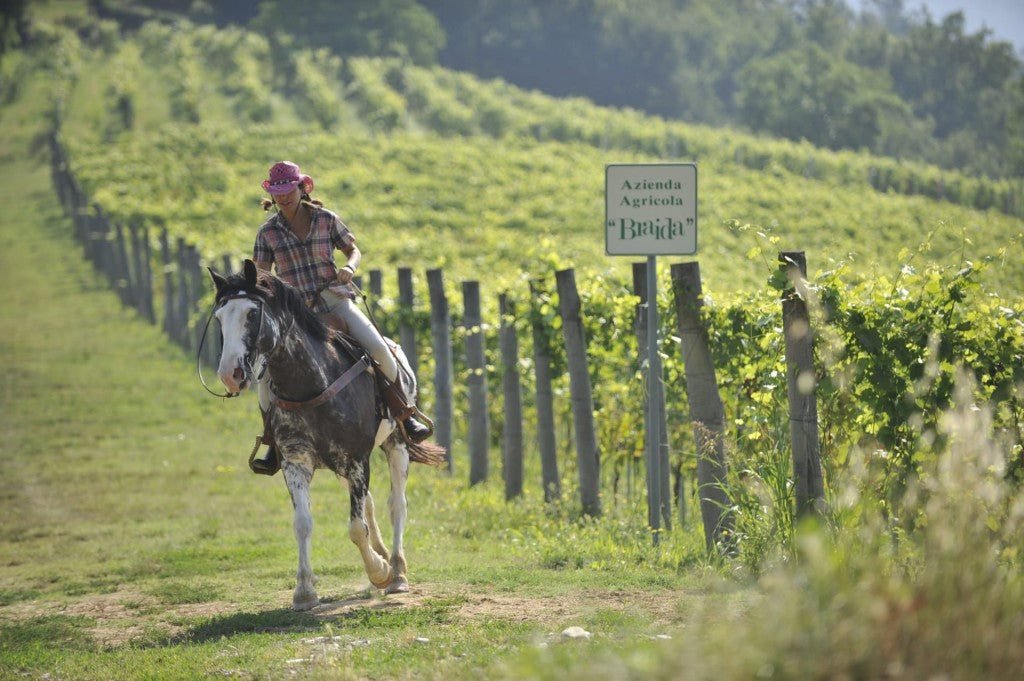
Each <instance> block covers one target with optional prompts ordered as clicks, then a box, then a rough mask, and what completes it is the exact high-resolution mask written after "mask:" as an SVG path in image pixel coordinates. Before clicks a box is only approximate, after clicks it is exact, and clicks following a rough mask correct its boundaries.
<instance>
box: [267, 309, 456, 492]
mask: <svg viewBox="0 0 1024 681" xmlns="http://www.w3.org/2000/svg"><path fill="white" fill-rule="evenodd" d="M320 317H321V319H323V320H324V322H325V323H326V324H327V327H328V329H329V330H330V340H331V342H332V343H333V344H334V346H335V347H337V348H338V349H339V350H340V351H342V352H344V353H346V354H347V355H348V356H349V357H351V358H352V360H353V361H354V362H356V365H355V366H353V369H355V368H357V367H358V366H360V365H362V366H368V367H372V368H374V371H373V375H374V379H375V382H376V384H377V389H376V402H377V416H378V418H380V419H384V418H387V417H388V415H389V414H390V416H391V417H392V418H394V420H395V423H396V424H397V426H398V431H399V433H401V436H402V439H404V440H405V441H406V442H407V443H408V444H410V445H417V444H419V440H413V439H412V438H411V437H410V435H409V434H408V433H407V432H406V428H405V425H404V422H405V420H406V419H408V418H410V417H413V416H416V417H419V418H421V419H423V420H424V421H426V423H427V424H428V428H429V433H428V434H427V437H429V436H430V435H432V434H433V432H434V423H433V421H431V420H430V419H429V418H427V416H426V415H425V414H423V412H421V411H420V410H419V409H418V408H417V407H416V406H415V404H412V405H410V404H409V403H408V402H407V401H406V397H405V394H404V391H403V390H402V387H401V385H400V383H399V382H395V383H392V382H391V381H389V380H388V379H387V378H385V377H384V373H383V372H382V371H380V370H377V369H376V364H375V363H374V362H373V361H372V360H370V359H369V356H368V355H367V354H366V352H365V351H364V350H363V348H362V346H361V345H360V344H359V342H358V341H356V339H354V338H353V337H352V336H350V335H348V325H347V324H346V323H345V320H344V319H342V318H341V317H339V316H338V315H335V314H331V313H321V314H320ZM384 342H385V343H388V344H390V345H391V346H392V348H393V349H394V348H396V347H397V346H395V344H394V341H392V340H391V339H389V338H385V339H384ZM350 371H351V370H350ZM321 397H324V395H322V396H321ZM313 402H316V399H314V400H313V401H310V402H309V403H308V404H310V405H312V403H313ZM288 408H302V405H300V404H294V405H293V406H291V407H288ZM273 409H274V405H272V406H271V407H270V409H268V410H267V411H263V410H260V413H261V414H262V416H263V434H262V435H260V436H258V437H257V438H256V443H255V445H254V446H253V448H252V452H250V454H249V469H250V470H251V471H252V472H253V473H258V474H260V475H274V474H275V473H277V471H279V470H280V469H281V457H280V456H279V454H278V452H277V443H276V441H275V440H274V433H273V428H271V425H270V417H271V414H272V413H273ZM422 439H423V438H420V440H422ZM262 445H266V446H267V453H266V455H264V456H263V457H262V458H256V454H257V452H259V449H260V447H261V446H262ZM413 460H419V459H417V458H416V457H413ZM430 463H434V464H436V463H437V462H436V461H433V460H431V461H430Z"/></svg>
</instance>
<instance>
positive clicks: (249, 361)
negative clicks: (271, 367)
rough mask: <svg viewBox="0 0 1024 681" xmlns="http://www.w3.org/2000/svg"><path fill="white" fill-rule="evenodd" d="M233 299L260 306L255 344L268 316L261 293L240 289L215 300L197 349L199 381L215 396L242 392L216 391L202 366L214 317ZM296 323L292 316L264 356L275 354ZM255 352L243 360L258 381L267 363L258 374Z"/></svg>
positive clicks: (249, 353) (229, 395)
mask: <svg viewBox="0 0 1024 681" xmlns="http://www.w3.org/2000/svg"><path fill="white" fill-rule="evenodd" d="M232 300H251V301H253V302H255V303H256V305H257V307H258V308H259V312H260V324H259V326H258V327H257V328H256V338H255V341H254V342H253V345H254V346H255V344H256V343H258V342H259V339H260V336H262V335H263V320H264V318H265V317H266V311H265V310H264V300H263V297H262V296H259V295H257V294H255V293H248V292H246V291H239V292H238V293H232V294H230V295H226V296H224V297H222V298H218V299H217V300H215V301H214V303H213V306H212V307H211V308H210V314H209V315H208V316H207V318H206V325H205V326H204V327H203V335H202V338H201V339H200V341H199V349H198V350H197V351H196V373H197V374H199V382H200V383H202V384H203V387H204V388H205V389H206V392H208V393H210V394H211V395H213V396H214V397H223V398H231V397H238V396H239V394H240V393H237V392H229V391H225V392H223V393H219V392H216V391H214V390H213V389H212V388H210V386H209V385H207V383H206V379H205V378H203V367H202V356H203V346H204V345H205V344H206V335H207V333H209V330H210V323H211V322H212V321H213V318H214V316H215V315H216V313H217V310H219V309H220V308H222V307H224V305H225V304H227V303H229V302H231V301H232ZM294 325H295V318H294V317H293V318H292V323H291V324H290V325H289V326H288V329H287V330H286V331H285V332H284V333H282V334H280V335H279V336H278V338H277V340H276V341H274V345H273V347H271V348H270V350H269V351H267V352H265V353H263V356H264V357H268V356H270V355H272V354H274V352H275V351H276V350H277V347H278V344H279V343H280V342H281V339H282V338H284V337H285V336H286V335H288V334H289V333H290V332H291V330H292V327H293V326H294ZM255 354H256V349H255V347H254V348H253V349H252V350H251V351H249V352H247V353H245V357H244V358H243V361H244V362H245V365H246V368H247V369H248V370H249V373H250V374H252V375H253V380H255V381H258V380H260V378H262V377H263V371H264V370H266V363H265V362H264V364H263V367H262V368H261V369H260V371H259V372H258V375H257V372H256V367H255V363H256V360H255V358H254V355H255Z"/></svg>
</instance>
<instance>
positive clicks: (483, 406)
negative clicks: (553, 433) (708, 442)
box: [462, 281, 491, 485]
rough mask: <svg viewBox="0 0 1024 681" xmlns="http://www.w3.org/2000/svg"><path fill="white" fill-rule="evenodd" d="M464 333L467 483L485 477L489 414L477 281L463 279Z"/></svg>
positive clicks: (475, 482) (488, 443) (473, 483)
mask: <svg viewBox="0 0 1024 681" xmlns="http://www.w3.org/2000/svg"><path fill="white" fill-rule="evenodd" d="M462 299H463V307H464V311H463V316H462V323H463V327H464V329H465V334H466V373H467V376H466V385H467V386H468V388H469V484H470V485H475V484H477V483H478V482H483V481H484V480H486V479H487V474H488V468H489V467H490V465H489V461H490V452H489V450H490V444H491V436H490V414H489V412H488V410H487V357H486V353H485V346H484V330H483V320H482V319H481V317H480V282H477V281H464V282H462Z"/></svg>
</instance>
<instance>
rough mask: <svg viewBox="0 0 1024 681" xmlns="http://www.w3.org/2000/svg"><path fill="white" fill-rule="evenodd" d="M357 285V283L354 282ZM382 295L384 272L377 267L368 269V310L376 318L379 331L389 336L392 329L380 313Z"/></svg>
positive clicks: (387, 320)
mask: <svg viewBox="0 0 1024 681" xmlns="http://www.w3.org/2000/svg"><path fill="white" fill-rule="evenodd" d="M356 286H359V284H356ZM383 296H384V273H383V272H381V271H380V270H379V269H373V270H370V310H371V311H372V312H373V315H374V317H375V318H376V319H377V323H378V325H379V326H380V332H381V333H382V334H384V335H385V336H387V337H388V338H391V332H392V329H391V327H390V325H389V324H388V322H389V321H391V320H389V319H384V318H383V317H382V316H381V315H380V314H378V313H379V312H380V299H381V298H382V297H383Z"/></svg>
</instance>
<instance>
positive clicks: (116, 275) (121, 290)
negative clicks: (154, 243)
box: [111, 222, 134, 306]
mask: <svg viewBox="0 0 1024 681" xmlns="http://www.w3.org/2000/svg"><path fill="white" fill-rule="evenodd" d="M114 230H115V233H116V234H117V253H116V255H117V259H116V260H115V269H114V270H113V272H112V273H111V278H112V279H113V281H114V288H115V290H116V291H117V293H118V295H119V296H120V297H121V303H122V304H124V305H128V306H131V305H132V304H133V302H134V301H133V300H132V294H133V291H132V279H131V270H130V269H129V267H128V248H127V246H126V245H125V238H124V227H123V226H122V225H121V223H120V222H118V223H116V224H115V225H114Z"/></svg>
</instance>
